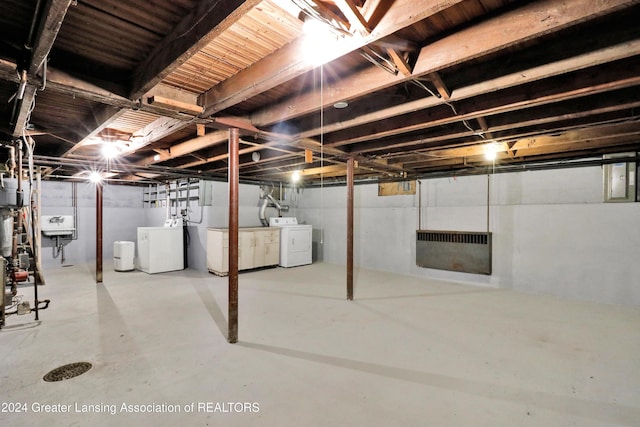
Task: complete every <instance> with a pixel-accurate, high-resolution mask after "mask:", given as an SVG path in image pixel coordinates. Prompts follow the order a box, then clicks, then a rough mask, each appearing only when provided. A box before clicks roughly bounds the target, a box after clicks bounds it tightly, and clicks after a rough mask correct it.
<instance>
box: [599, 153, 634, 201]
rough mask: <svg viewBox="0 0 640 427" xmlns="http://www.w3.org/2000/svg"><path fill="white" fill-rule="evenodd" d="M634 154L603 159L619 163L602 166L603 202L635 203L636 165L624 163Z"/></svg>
mask: <svg viewBox="0 0 640 427" xmlns="http://www.w3.org/2000/svg"><path fill="white" fill-rule="evenodd" d="M630 156H635V153H627V154H618V155H608V156H604V158H605V159H618V158H619V159H620V161H619V162H615V163H609V164H605V165H604V201H605V202H635V201H636V183H637V174H636V163H635V162H629V161H625V160H626V159H625V158H628V157H630Z"/></svg>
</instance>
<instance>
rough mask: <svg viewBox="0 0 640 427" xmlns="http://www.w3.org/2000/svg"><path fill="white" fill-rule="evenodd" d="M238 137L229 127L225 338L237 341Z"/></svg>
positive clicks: (234, 130) (234, 129)
mask: <svg viewBox="0 0 640 427" xmlns="http://www.w3.org/2000/svg"><path fill="white" fill-rule="evenodd" d="M239 152H240V137H239V130H238V129H237V128H230V129H229V173H228V177H229V178H228V179H229V332H228V336H227V340H228V341H229V342H230V343H231V344H233V343H236V342H238V191H239V181H240V174H239V164H240V155H239Z"/></svg>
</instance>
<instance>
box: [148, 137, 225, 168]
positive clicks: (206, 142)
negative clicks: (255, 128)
mask: <svg viewBox="0 0 640 427" xmlns="http://www.w3.org/2000/svg"><path fill="white" fill-rule="evenodd" d="M227 140H228V132H227V131H216V132H211V133H208V134H206V135H205V136H199V137H196V138H193V139H190V140H188V141H184V142H181V143H179V144H176V145H174V146H172V147H171V149H170V150H169V151H168V154H164V153H159V154H160V159H159V160H155V159H154V156H149V157H145V158H144V159H142V160H139V161H137V162H136V163H135V164H137V165H153V164H155V163H159V162H164V161H167V160H169V159H174V158H176V157H181V156H185V155H187V154H190V153H192V152H194V151H198V150H202V149H203V148H207V147H211V146H212V145H218V144H222V143H224V142H226V141H227Z"/></svg>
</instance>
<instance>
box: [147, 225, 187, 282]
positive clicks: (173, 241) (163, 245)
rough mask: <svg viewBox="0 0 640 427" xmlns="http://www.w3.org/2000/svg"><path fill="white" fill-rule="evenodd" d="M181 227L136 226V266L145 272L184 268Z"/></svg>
mask: <svg viewBox="0 0 640 427" xmlns="http://www.w3.org/2000/svg"><path fill="white" fill-rule="evenodd" d="M183 247H184V246H183V231H182V227H178V226H176V227H138V264H139V265H138V268H139V269H140V270H142V271H144V272H145V273H149V274H153V273H164V272H167V271H176V270H183V269H184V253H183Z"/></svg>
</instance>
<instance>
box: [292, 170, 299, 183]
mask: <svg viewBox="0 0 640 427" xmlns="http://www.w3.org/2000/svg"><path fill="white" fill-rule="evenodd" d="M291 181H292V182H298V181H300V171H293V173H292V174H291Z"/></svg>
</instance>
